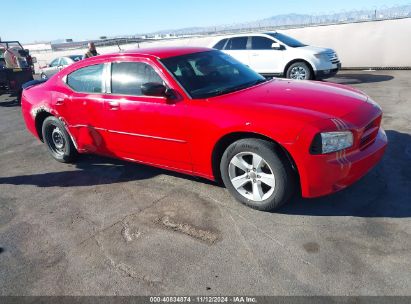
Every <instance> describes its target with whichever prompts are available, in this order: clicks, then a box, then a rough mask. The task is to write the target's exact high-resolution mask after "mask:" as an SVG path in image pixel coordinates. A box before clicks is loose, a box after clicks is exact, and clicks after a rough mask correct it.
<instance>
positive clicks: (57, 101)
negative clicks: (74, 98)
mask: <svg viewBox="0 0 411 304" xmlns="http://www.w3.org/2000/svg"><path fill="white" fill-rule="evenodd" d="M64 101H66V99H65V98H63V97H57V99H56V106H61V105H62V104H64Z"/></svg>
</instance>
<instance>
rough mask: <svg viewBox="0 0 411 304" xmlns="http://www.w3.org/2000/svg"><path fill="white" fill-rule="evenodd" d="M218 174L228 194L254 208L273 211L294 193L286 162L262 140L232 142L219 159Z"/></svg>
mask: <svg viewBox="0 0 411 304" xmlns="http://www.w3.org/2000/svg"><path fill="white" fill-rule="evenodd" d="M243 161H244V162H245V163H243ZM254 169H255V170H254ZM247 170H249V172H247ZM220 171H221V177H222V179H223V182H224V185H225V186H226V188H227V189H228V191H229V192H230V193H231V194H232V195H233V196H234V197H235V198H236V199H237V200H238V201H239V202H241V203H243V204H245V205H247V206H249V207H251V208H253V209H257V210H262V211H273V210H275V209H277V208H278V207H280V206H281V205H283V204H284V203H286V202H287V201H288V200H289V198H290V197H291V196H292V194H293V192H294V174H293V172H292V170H291V166H290V163H289V161H288V159H284V158H283V157H281V156H280V155H279V154H278V153H276V146H275V144H274V143H271V142H268V141H265V140H261V139H253V138H250V139H241V140H238V141H236V142H234V143H232V144H231V145H230V146H229V147H228V148H227V149H226V151H225V152H224V154H223V156H222V159H221V162H220ZM236 178H237V179H236ZM234 184H236V186H234Z"/></svg>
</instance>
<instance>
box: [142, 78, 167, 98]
mask: <svg viewBox="0 0 411 304" xmlns="http://www.w3.org/2000/svg"><path fill="white" fill-rule="evenodd" d="M166 91H167V88H166V87H165V85H163V84H162V83H158V82H147V83H143V84H142V85H141V93H143V95H146V96H163V97H165V96H166Z"/></svg>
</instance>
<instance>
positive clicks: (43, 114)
mask: <svg viewBox="0 0 411 304" xmlns="http://www.w3.org/2000/svg"><path fill="white" fill-rule="evenodd" d="M50 116H54V115H53V114H51V113H50V112H48V111H46V110H41V111H39V112H38V113H37V115H36V118H35V126H36V132H37V135H38V137H39V139H40V140H41V141H44V140H43V132H42V128H43V122H44V120H45V119H46V118H47V117H50Z"/></svg>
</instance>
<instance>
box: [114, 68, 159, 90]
mask: <svg viewBox="0 0 411 304" xmlns="http://www.w3.org/2000/svg"><path fill="white" fill-rule="evenodd" d="M147 82H158V83H163V80H162V79H161V77H160V76H159V75H158V74H157V73H156V71H155V70H154V69H153V68H152V67H151V66H150V65H148V64H147V63H143V62H118V63H113V64H112V66H111V93H112V94H124V95H134V96H141V95H143V94H141V85H142V84H144V83H147Z"/></svg>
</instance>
